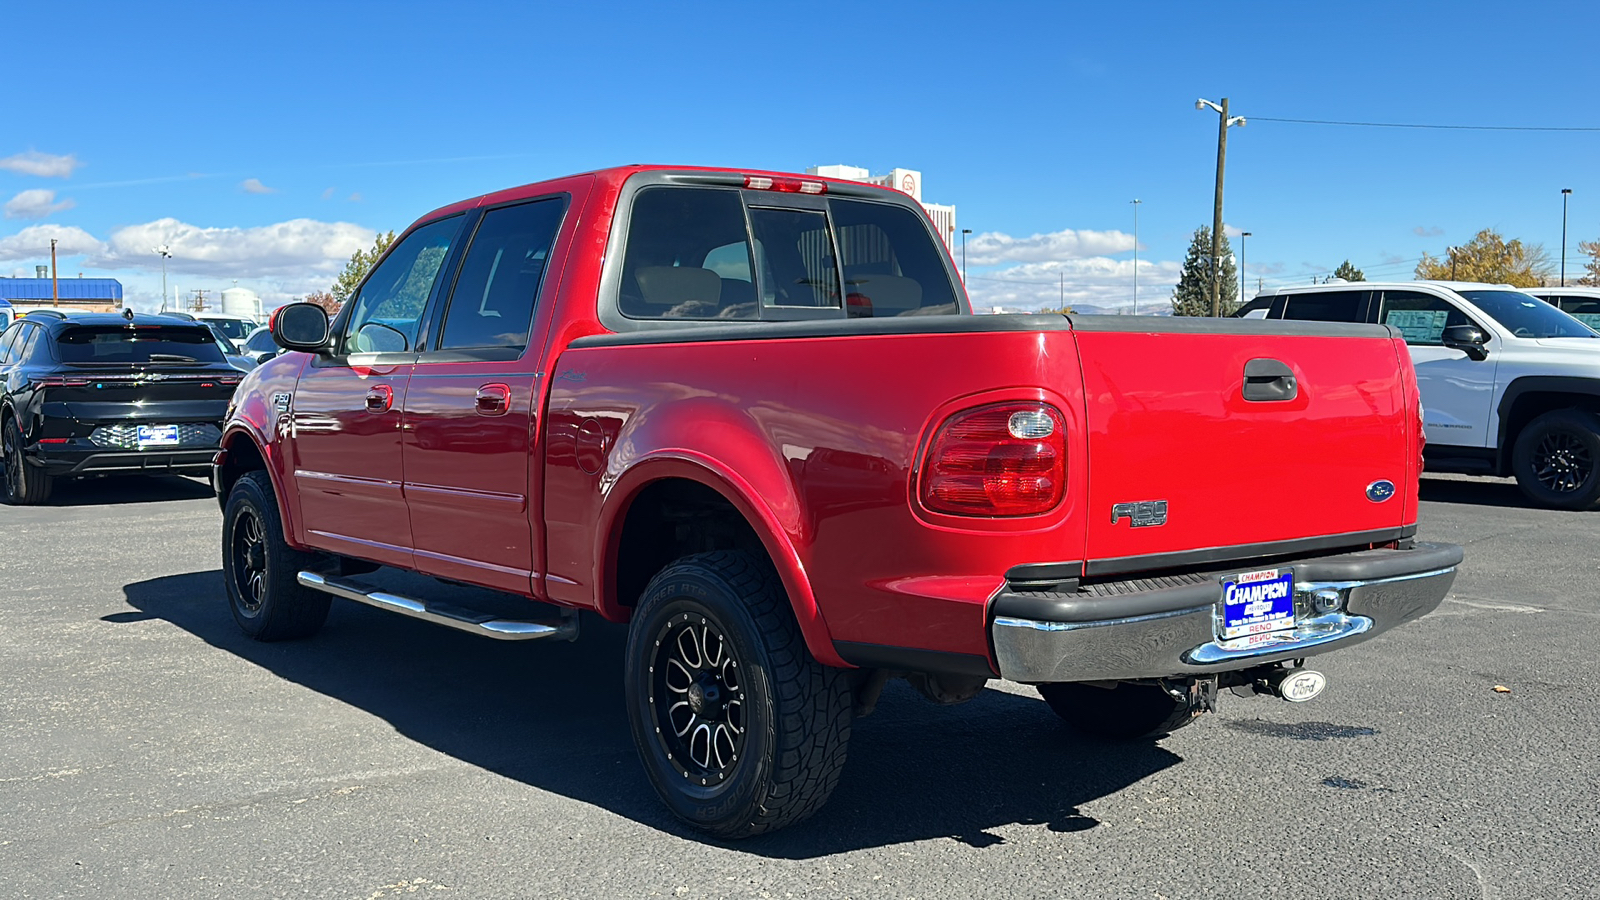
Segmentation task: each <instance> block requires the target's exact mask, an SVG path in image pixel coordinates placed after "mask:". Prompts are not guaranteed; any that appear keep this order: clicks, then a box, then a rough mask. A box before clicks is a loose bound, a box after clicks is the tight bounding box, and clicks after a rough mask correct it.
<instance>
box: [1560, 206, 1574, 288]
mask: <svg viewBox="0 0 1600 900" xmlns="http://www.w3.org/2000/svg"><path fill="white" fill-rule="evenodd" d="M1571 196H1572V188H1562V189H1561V286H1562V287H1566V286H1567V198H1568V197H1571Z"/></svg>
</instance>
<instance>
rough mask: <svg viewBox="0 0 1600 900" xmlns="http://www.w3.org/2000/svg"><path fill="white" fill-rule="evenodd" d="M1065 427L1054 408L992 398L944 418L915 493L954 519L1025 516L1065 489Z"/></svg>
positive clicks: (1053, 502) (1051, 503)
mask: <svg viewBox="0 0 1600 900" xmlns="http://www.w3.org/2000/svg"><path fill="white" fill-rule="evenodd" d="M1065 431H1066V427H1065V423H1064V421H1063V419H1062V418H1061V413H1060V412H1059V411H1058V410H1057V409H1056V408H1055V407H1053V406H1050V405H1049V404H1046V403H1037V402H1017V403H998V404H995V405H993V406H980V407H978V408H976V409H969V410H964V411H962V412H959V413H956V414H955V415H953V416H951V417H950V418H949V419H946V420H945V422H944V424H943V425H940V426H939V430H938V432H937V433H935V434H934V436H933V440H932V441H930V442H929V443H928V453H927V456H926V457H924V459H923V464H922V477H921V487H920V489H919V494H920V496H921V500H922V505H923V506H924V507H926V508H928V509H929V510H932V511H934V512H940V513H948V514H950V515H957V516H1031V515H1038V514H1040V513H1045V512H1049V511H1050V510H1052V509H1054V508H1055V507H1056V506H1057V505H1058V504H1059V503H1060V502H1061V498H1062V496H1063V495H1064V494H1065V493H1066V484H1067V444H1066V435H1065V433H1064V432H1065Z"/></svg>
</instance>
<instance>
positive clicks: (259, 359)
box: [256, 350, 278, 366]
mask: <svg viewBox="0 0 1600 900" xmlns="http://www.w3.org/2000/svg"><path fill="white" fill-rule="evenodd" d="M277 355H278V354H277V353H274V352H273V351H271V350H268V351H266V352H265V353H257V354H256V365H258V366H259V365H261V364H262V363H264V362H266V361H267V360H269V359H272V358H273V357H275V356H277Z"/></svg>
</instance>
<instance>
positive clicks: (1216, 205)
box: [1194, 97, 1245, 316]
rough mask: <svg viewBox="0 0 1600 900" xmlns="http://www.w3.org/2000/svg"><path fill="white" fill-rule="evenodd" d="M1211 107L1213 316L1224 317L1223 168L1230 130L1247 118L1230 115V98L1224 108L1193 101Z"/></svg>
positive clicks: (1197, 107)
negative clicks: (1214, 139)
mask: <svg viewBox="0 0 1600 900" xmlns="http://www.w3.org/2000/svg"><path fill="white" fill-rule="evenodd" d="M1207 107H1209V108H1211V109H1214V110H1216V111H1217V115H1218V117H1219V124H1218V125H1217V193H1216V196H1215V197H1214V198H1213V201H1212V207H1211V315H1213V316H1220V315H1222V260H1221V258H1220V257H1221V256H1222V169H1223V164H1224V162H1225V161H1226V160H1227V157H1228V129H1229V128H1231V127H1233V126H1235V125H1237V126H1239V127H1240V128H1243V127H1244V125H1245V121H1244V116H1231V117H1230V116H1229V115H1228V98H1227V97H1223V98H1222V105H1221V106H1218V105H1217V104H1215V103H1212V102H1211V101H1210V100H1206V99H1205V98H1201V99H1199V100H1196V101H1195V102H1194V108H1195V109H1198V110H1201V111H1202V112H1203V111H1205V109H1206V108H1207Z"/></svg>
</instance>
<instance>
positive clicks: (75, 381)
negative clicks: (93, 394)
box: [35, 375, 89, 387]
mask: <svg viewBox="0 0 1600 900" xmlns="http://www.w3.org/2000/svg"><path fill="white" fill-rule="evenodd" d="M35 383H36V384H38V385H40V386H41V387H88V386H89V379H87V378H68V377H66V376H63V375H45V376H43V377H41V378H40V379H39V380H38V381H37V382H35Z"/></svg>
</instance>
